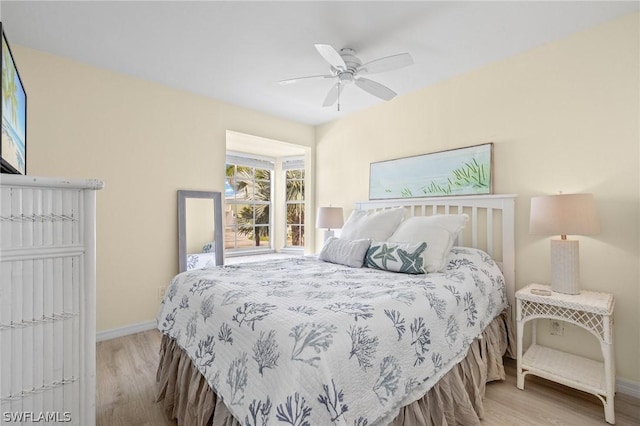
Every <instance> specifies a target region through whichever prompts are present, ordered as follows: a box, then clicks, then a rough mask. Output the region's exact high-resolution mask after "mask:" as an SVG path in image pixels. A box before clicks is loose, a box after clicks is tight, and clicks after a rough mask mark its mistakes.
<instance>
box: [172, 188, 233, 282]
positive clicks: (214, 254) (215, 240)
mask: <svg viewBox="0 0 640 426" xmlns="http://www.w3.org/2000/svg"><path fill="white" fill-rule="evenodd" d="M222 250H223V248H222V195H221V193H220V192H211V191H183V190H180V191H178V255H179V260H178V264H179V267H180V272H184V271H186V270H189V269H199V268H204V267H207V266H215V265H222V264H223V262H224V261H223V253H222Z"/></svg>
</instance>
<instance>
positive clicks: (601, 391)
mask: <svg viewBox="0 0 640 426" xmlns="http://www.w3.org/2000/svg"><path fill="white" fill-rule="evenodd" d="M541 292H548V294H549V295H542V294H541ZM516 300H517V305H516V306H517V308H516V317H517V323H518V339H517V340H518V343H517V346H518V348H517V363H518V365H517V376H518V383H517V386H518V389H524V379H525V376H526V375H527V374H533V375H536V376H540V377H543V378H545V379H547V380H552V381H554V382H558V383H562V384H563V385H566V386H570V387H572V388H575V389H579V390H581V391H583V392H588V393H591V394H593V395H595V396H597V397H598V399H600V401H602V403H603V404H604V417H605V420H606V421H607V423H610V424H615V422H616V421H615V412H614V397H615V391H616V388H615V377H616V374H615V362H614V361H615V359H614V350H613V307H614V304H615V301H614V298H613V295H612V294H609V293H598V292H594V291H586V290H582V291H581V292H580V294H575V295H571V294H562V293H556V292H552V291H551V286H548V285H542V284H530V285H528V286H527V287H525V288H523V289H521V290H518V292H517V293H516ZM541 318H544V319H553V320H559V321H565V322H569V323H572V324H575V325H577V326H579V327H582V328H584V329H585V330H587V331H589V332H591V334H593V335H594V336H596V338H597V339H598V341H599V342H600V348H601V350H602V357H603V362H598V361H594V360H591V359H587V358H583V357H580V356H577V355H573V354H569V353H565V352H562V351H559V350H556V349H551V348H548V347H545V346H542V345H540V344H538V343H537V341H536V320H537V319H541ZM528 321H532V331H531V346H529V348H528V349H527V351H526V352H525V353H524V354H523V342H522V339H523V332H524V325H525V324H526V323H527V322H528Z"/></svg>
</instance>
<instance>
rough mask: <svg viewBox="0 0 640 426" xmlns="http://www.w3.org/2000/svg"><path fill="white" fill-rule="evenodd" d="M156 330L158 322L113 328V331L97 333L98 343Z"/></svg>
mask: <svg viewBox="0 0 640 426" xmlns="http://www.w3.org/2000/svg"><path fill="white" fill-rule="evenodd" d="M154 328H156V320H152V321H145V322H141V323H138V324H131V325H127V326H124V327H120V328H112V329H111V330H103V331H99V332H98V333H96V342H102V341H103V340H111V339H115V338H116V337H122V336H128V335H129V334H135V333H140V332H142V331H147V330H153V329H154Z"/></svg>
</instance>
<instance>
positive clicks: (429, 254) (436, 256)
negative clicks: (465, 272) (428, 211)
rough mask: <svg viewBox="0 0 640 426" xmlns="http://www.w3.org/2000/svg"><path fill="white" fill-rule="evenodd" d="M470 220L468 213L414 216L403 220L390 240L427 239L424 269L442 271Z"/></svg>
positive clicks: (416, 240)
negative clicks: (457, 239)
mask: <svg viewBox="0 0 640 426" xmlns="http://www.w3.org/2000/svg"><path fill="white" fill-rule="evenodd" d="M468 220H469V216H468V215H466V214H440V215H433V216H412V217H410V218H408V219H407V220H405V221H404V222H402V223H401V224H400V225H399V226H398V229H396V231H395V232H394V233H393V235H391V236H390V237H389V239H388V240H389V241H395V242H403V243H418V242H421V241H425V242H426V243H427V249H426V250H425V252H424V254H423V256H424V269H425V271H426V272H427V273H430V272H441V271H443V270H444V269H445V268H446V266H447V263H446V262H447V255H448V254H449V252H450V251H451V247H453V243H454V242H455V239H456V238H457V236H458V234H459V233H460V232H461V231H462V230H463V229H464V226H465V224H466V223H467V221H468Z"/></svg>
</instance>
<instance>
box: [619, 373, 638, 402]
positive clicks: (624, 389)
mask: <svg viewBox="0 0 640 426" xmlns="http://www.w3.org/2000/svg"><path fill="white" fill-rule="evenodd" d="M616 392H619V393H623V394H625V395H629V396H632V397H634V398H638V399H640V383H638V382H632V381H631V380H626V379H621V378H618V379H616Z"/></svg>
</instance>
